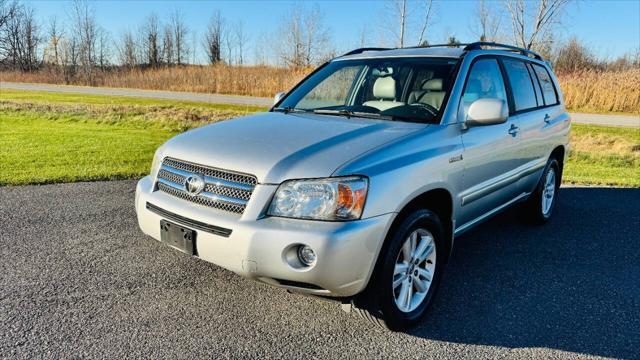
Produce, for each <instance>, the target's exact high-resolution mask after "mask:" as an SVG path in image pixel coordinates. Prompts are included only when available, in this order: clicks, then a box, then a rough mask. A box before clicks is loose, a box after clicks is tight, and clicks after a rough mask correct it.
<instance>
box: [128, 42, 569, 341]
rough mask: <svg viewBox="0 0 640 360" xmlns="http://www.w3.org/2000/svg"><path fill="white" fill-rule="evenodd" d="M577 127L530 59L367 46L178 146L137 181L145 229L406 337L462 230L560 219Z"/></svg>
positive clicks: (493, 48) (523, 54) (536, 59)
mask: <svg viewBox="0 0 640 360" xmlns="http://www.w3.org/2000/svg"><path fill="white" fill-rule="evenodd" d="M570 124H571V123H570V118H569V115H568V113H567V112H566V110H565V106H564V102H563V98H562V93H561V92H560V88H559V86H558V82H557V80H556V77H555V76H554V74H553V71H552V70H551V68H550V66H549V65H548V63H547V62H545V61H544V60H543V59H542V58H541V57H540V55H538V54H536V53H534V52H532V51H529V50H525V49H521V48H516V47H513V46H509V45H502V44H496V43H473V44H467V45H462V46H454V47H448V46H433V47H416V48H403V49H381V48H364V49H358V50H354V51H352V52H349V53H347V54H345V55H343V56H340V57H338V58H335V59H333V60H331V61H329V62H327V63H326V64H324V65H322V66H321V67H319V68H318V69H316V70H315V71H314V72H313V73H311V74H310V75H309V76H308V77H307V78H305V79H304V80H303V81H301V82H300V83H299V84H298V85H296V86H295V87H294V88H293V89H292V90H290V91H289V92H288V93H287V94H284V93H280V94H278V95H276V99H275V104H274V106H273V107H272V108H271V109H270V110H269V111H268V112H265V113H259V114H255V115H250V116H245V117H241V118H237V119H233V120H228V121H222V122H219V123H215V124H211V125H207V126H203V127H200V128H197V129H194V130H191V131H187V132H185V133H183V134H180V135H178V136H175V137H174V138H172V139H170V140H169V141H167V142H166V143H165V144H164V145H162V146H161V147H160V148H159V149H158V150H157V152H156V154H155V158H154V160H153V164H152V167H151V173H150V174H149V176H146V177H144V178H143V179H141V180H140V182H139V183H138V185H137V191H136V198H135V206H136V212H137V216H138V222H139V225H140V228H141V229H142V231H143V232H144V233H146V234H148V235H149V236H151V237H153V238H154V239H156V240H159V241H162V242H163V243H166V244H167V245H170V246H172V247H174V248H176V249H178V250H181V251H183V252H186V253H187V254H189V255H192V256H197V257H199V258H200V259H203V260H206V261H209V262H212V263H214V264H217V265H219V266H221V267H224V268H226V269H229V270H231V271H233V272H235V273H237V274H240V275H242V276H245V277H247V278H251V279H254V280H257V281H261V282H263V283H267V284H271V285H274V286H278V287H282V288H285V289H288V290H289V291H292V292H298V293H305V294H311V295H317V296H322V297H327V298H335V299H338V300H340V301H342V302H343V303H344V304H349V305H348V306H350V307H351V306H352V307H353V308H354V309H355V310H356V311H357V312H358V313H360V314H362V315H363V316H364V317H366V318H367V319H370V320H372V321H373V322H374V323H376V324H380V325H383V326H386V327H388V328H389V329H392V330H399V329H403V328H406V327H408V326H411V325H414V324H415V323H416V322H418V321H419V320H420V319H421V318H423V317H424V315H425V313H426V312H427V310H428V308H429V305H430V304H431V303H432V302H433V299H434V296H435V293H436V290H437V288H438V285H439V283H440V281H441V279H442V275H443V270H444V268H445V264H446V263H447V260H448V258H449V256H450V254H451V250H452V247H453V245H454V239H455V238H456V237H458V236H459V235H460V234H462V233H464V232H465V231H468V230H470V229H472V228H473V227H475V226H476V225H478V224H480V223H481V222H483V221H484V220H486V219H488V218H490V217H491V216H493V215H495V214H496V213H498V212H500V211H502V210H504V209H506V208H508V207H510V206H512V205H518V206H519V207H520V208H521V211H522V212H523V215H524V217H525V218H526V219H527V220H529V221H531V222H534V223H539V224H541V223H544V222H546V221H547V220H548V219H549V218H550V217H551V215H552V214H553V211H554V207H555V204H556V202H557V196H558V187H559V185H560V181H561V178H562V169H563V164H564V161H565V157H566V156H567V154H568V146H569V144H568V136H569V130H570ZM185 276H188V275H187V274H185Z"/></svg>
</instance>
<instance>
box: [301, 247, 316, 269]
mask: <svg viewBox="0 0 640 360" xmlns="http://www.w3.org/2000/svg"><path fill="white" fill-rule="evenodd" d="M298 258H299V259H300V262H302V263H303V264H305V265H307V266H311V265H313V264H315V263H316V253H315V252H314V251H313V249H312V248H310V247H309V246H308V245H300V246H299V247H298Z"/></svg>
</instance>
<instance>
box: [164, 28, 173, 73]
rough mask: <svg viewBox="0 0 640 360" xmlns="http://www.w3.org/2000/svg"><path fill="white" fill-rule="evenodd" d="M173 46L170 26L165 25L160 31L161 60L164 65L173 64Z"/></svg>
mask: <svg viewBox="0 0 640 360" xmlns="http://www.w3.org/2000/svg"><path fill="white" fill-rule="evenodd" d="M175 54H176V51H175V46H174V41H173V30H172V27H171V24H165V25H164V28H163V30H162V59H163V60H164V62H165V64H167V65H173V64H174V62H175Z"/></svg>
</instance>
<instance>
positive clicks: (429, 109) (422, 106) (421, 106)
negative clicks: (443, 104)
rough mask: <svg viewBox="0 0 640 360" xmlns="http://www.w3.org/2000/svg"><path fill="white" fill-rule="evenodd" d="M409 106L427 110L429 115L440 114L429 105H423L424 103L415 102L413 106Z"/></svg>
mask: <svg viewBox="0 0 640 360" xmlns="http://www.w3.org/2000/svg"><path fill="white" fill-rule="evenodd" d="M411 106H418V107H420V108H422V109H425V110H427V111H428V112H429V113H430V114H431V115H433V116H434V117H435V116H438V112H440V110H438V109H436V108H435V107H433V106H431V105H429V104H425V103H421V102H415V103H413V104H411Z"/></svg>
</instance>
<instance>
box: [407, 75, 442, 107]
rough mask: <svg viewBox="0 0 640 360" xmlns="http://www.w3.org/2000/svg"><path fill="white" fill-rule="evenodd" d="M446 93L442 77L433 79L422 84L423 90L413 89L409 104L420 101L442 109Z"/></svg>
mask: <svg viewBox="0 0 640 360" xmlns="http://www.w3.org/2000/svg"><path fill="white" fill-rule="evenodd" d="M444 95H445V92H444V91H443V85H442V79H431V80H428V81H426V82H425V83H424V84H423V85H422V90H417V91H412V92H411V94H409V104H413V103H416V102H419V103H422V104H428V105H431V106H433V107H434V108H436V109H440V107H441V106H442V101H444Z"/></svg>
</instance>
